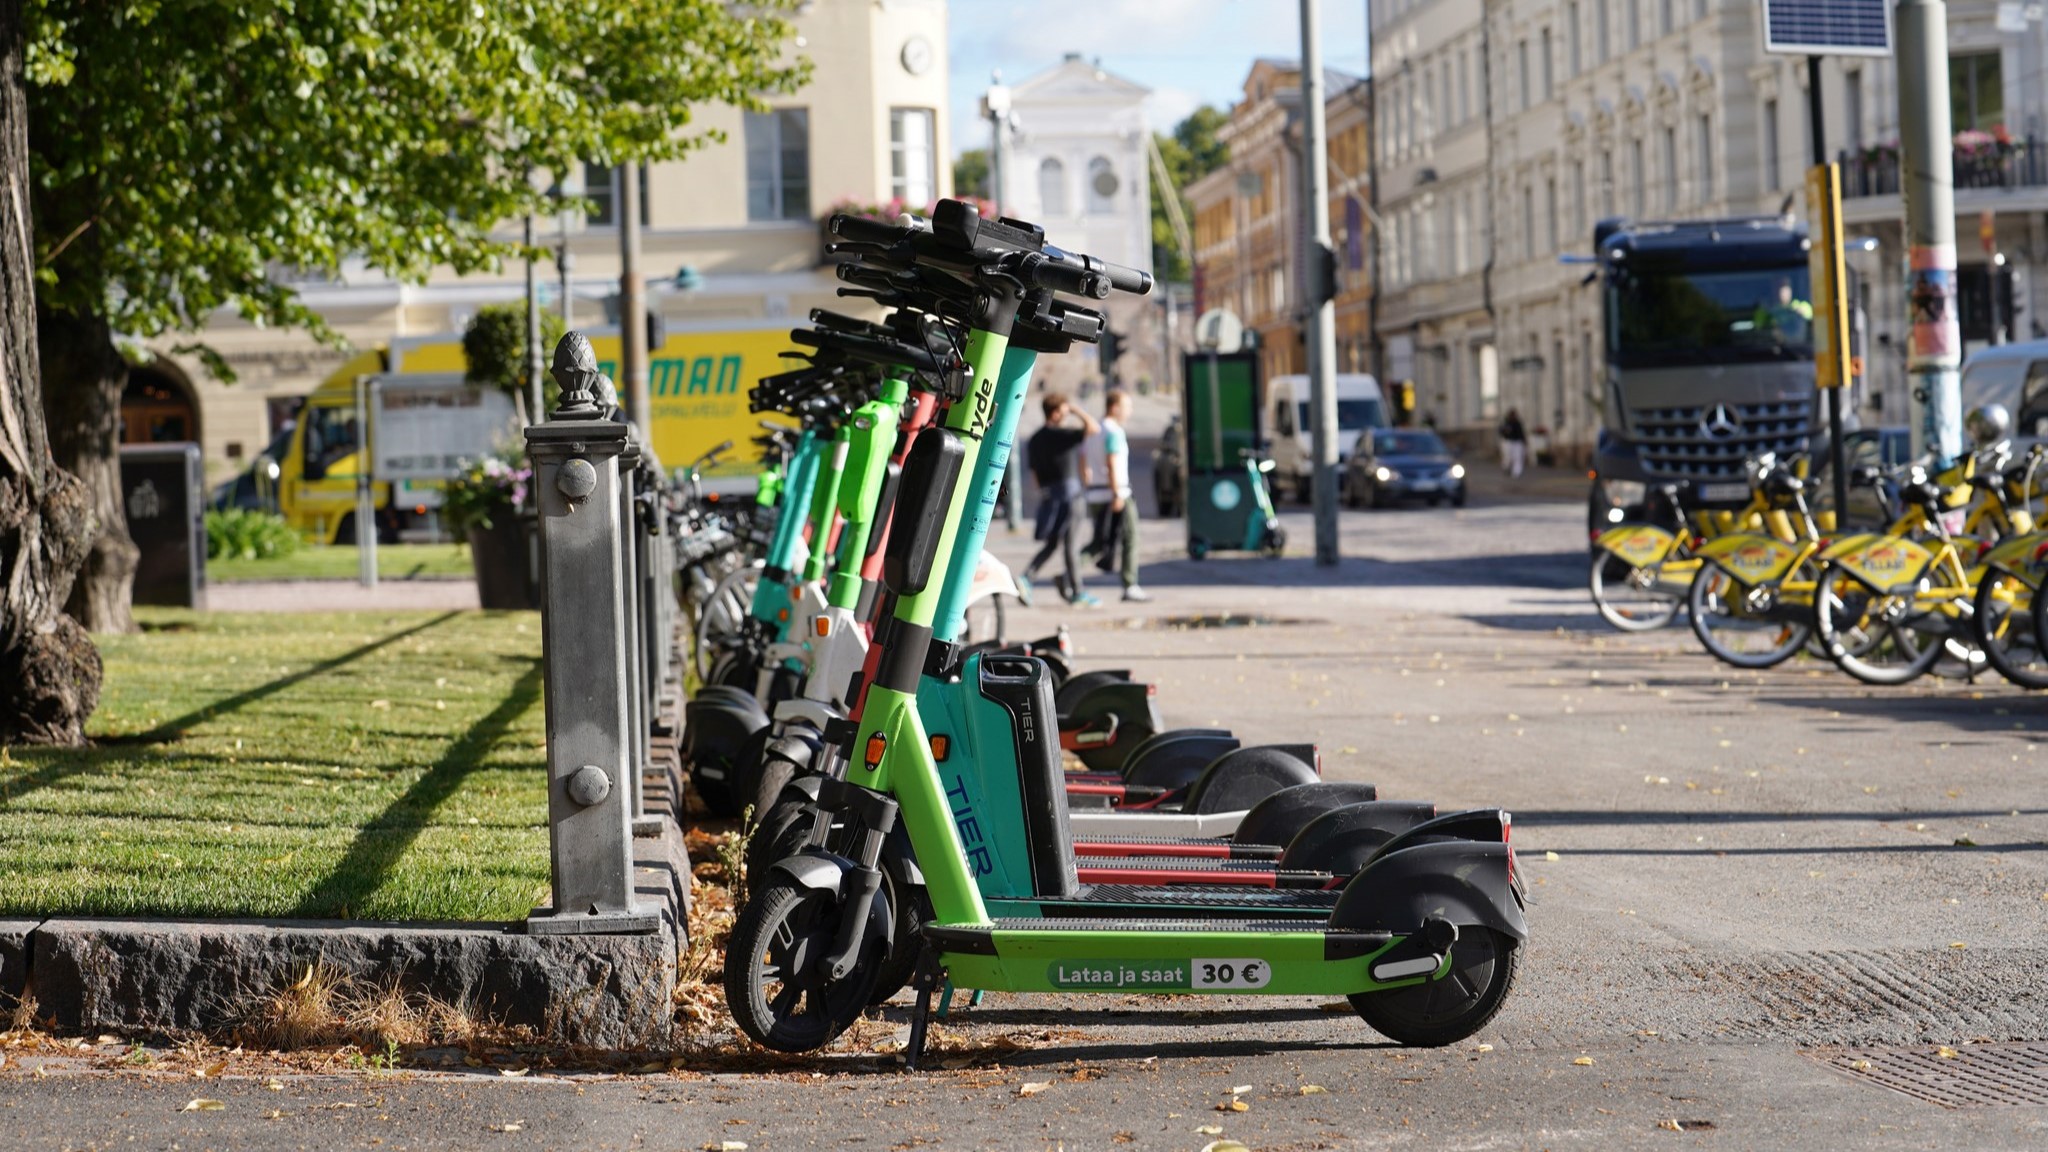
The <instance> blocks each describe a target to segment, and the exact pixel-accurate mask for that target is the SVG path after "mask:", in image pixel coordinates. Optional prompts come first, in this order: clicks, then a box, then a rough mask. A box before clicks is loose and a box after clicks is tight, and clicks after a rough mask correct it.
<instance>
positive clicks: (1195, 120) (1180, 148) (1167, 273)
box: [1152, 104, 1230, 281]
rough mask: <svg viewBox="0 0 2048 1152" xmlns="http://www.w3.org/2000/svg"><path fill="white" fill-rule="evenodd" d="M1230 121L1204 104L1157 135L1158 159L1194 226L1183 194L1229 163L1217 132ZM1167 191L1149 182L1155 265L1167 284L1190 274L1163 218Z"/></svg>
mask: <svg viewBox="0 0 2048 1152" xmlns="http://www.w3.org/2000/svg"><path fill="white" fill-rule="evenodd" d="M1229 120H1230V114H1229V113H1228V112H1226V111H1224V110H1222V109H1220V108H1217V107H1215V106H1214V105H1210V104H1204V105H1202V106H1201V107H1200V108H1197V109H1195V110H1194V111H1193V112H1191V113H1189V114H1188V116H1187V118H1186V119H1184V120H1182V121H1181V122H1180V123H1178V124H1176V125H1174V126H1173V131H1172V132H1163V133H1159V134H1158V135H1157V137H1156V138H1157V140H1158V142H1159V158H1160V159H1161V160H1163V161H1165V162H1166V172H1167V175H1169V176H1171V177H1172V178H1173V190H1174V191H1175V192H1177V193H1180V194H1181V212H1182V213H1184V214H1185V215H1186V216H1187V217H1188V218H1189V220H1188V223H1189V226H1190V227H1193V225H1194V220H1193V217H1194V208H1193V206H1191V205H1190V204H1189V203H1188V201H1187V196H1186V195H1185V193H1186V190H1187V186H1188V185H1190V184H1193V183H1194V182H1195V181H1197V180H1200V179H1201V178H1202V177H1204V176H1207V175H1208V174H1209V173H1211V172H1214V171H1215V170H1216V169H1218V168H1221V167H1222V166H1223V165H1224V164H1226V163H1229V161H1230V146H1229V145H1227V144H1224V143H1223V142H1222V141H1219V140H1218V139H1216V131H1217V129H1219V128H1221V127H1223V125H1224V124H1225V123H1227V122H1228V121H1229ZM1166 195H1167V190H1166V189H1164V188H1161V187H1160V186H1159V182H1158V181H1156V180H1155V181H1153V182H1152V245H1153V247H1154V249H1156V250H1157V251H1158V252H1159V253H1160V258H1159V260H1158V261H1157V262H1156V263H1157V265H1158V267H1159V269H1160V272H1161V276H1162V278H1164V279H1166V280H1169V281H1178V280H1186V279H1187V278H1188V277H1189V276H1191V275H1192V274H1193V271H1194V270H1193V269H1191V268H1189V267H1188V264H1187V261H1186V260H1184V259H1182V258H1181V254H1180V248H1179V246H1178V245H1176V244H1175V242H1174V238H1173V224H1172V223H1171V222H1170V221H1169V220H1168V218H1167V215H1166V201H1165V200H1164V199H1163V197H1164V196H1166Z"/></svg>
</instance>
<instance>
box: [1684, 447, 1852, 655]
mask: <svg viewBox="0 0 2048 1152" xmlns="http://www.w3.org/2000/svg"><path fill="white" fill-rule="evenodd" d="M1798 463H1799V461H1797V460H1796V459H1795V460H1788V461H1780V460H1778V459H1777V458H1776V457H1775V456H1773V455H1771V454H1770V453H1765V454H1764V455H1761V456H1758V457H1756V458H1754V459H1752V460H1750V461H1749V465H1748V467H1749V487H1750V492H1751V493H1752V496H1751V504H1752V506H1754V507H1757V508H1758V509H1759V512H1758V516H1757V519H1758V520H1759V521H1761V522H1762V524H1763V525H1764V526H1765V527H1766V528H1767V529H1768V530H1767V531H1738V532H1729V533H1726V534H1724V535H1720V536H1716V537H1714V538H1713V539H1711V540H1706V541H1702V542H1701V543H1700V544H1698V545H1697V546H1695V548H1694V550H1693V551H1694V555H1695V556H1697V557H1698V560H1699V571H1698V572H1696V573H1695V574H1694V576H1693V580H1692V585H1691V587H1690V588H1688V589H1687V592H1686V609H1687V615H1688V616H1689V617H1690V618H1691V623H1692V631H1693V635H1694V636H1696V637H1698V638H1699V642H1700V644H1701V645H1702V646H1703V647H1705V648H1706V650H1707V651H1708V652H1711V653H1713V655H1714V656H1715V658H1717V659H1719V660H1721V661H1722V662H1723V663H1727V664H1732V665H1734V666H1735V667H1737V668H1769V667H1772V666H1773V665H1776V664H1779V663H1782V662H1784V661H1785V660H1787V659H1789V658H1790V657H1791V656H1792V654H1793V653H1794V652H1797V651H1799V649H1800V647H1801V646H1802V645H1804V644H1805V643H1806V642H1807V640H1808V638H1809V637H1811V636H1812V634H1813V627H1812V620H1813V592H1814V588H1815V585H1816V580H1817V576H1818V572H1819V567H1818V565H1816V564H1815V563H1814V560H1815V557H1816V556H1817V555H1818V554H1819V552H1820V548H1821V541H1820V526H1819V525H1818V524H1817V523H1816V522H1815V520H1814V517H1813V512H1812V510H1811V509H1809V508H1808V507H1807V503H1806V481H1805V479H1804V478H1803V477H1801V476H1800V475H1799V472H1800V469H1799V467H1798Z"/></svg>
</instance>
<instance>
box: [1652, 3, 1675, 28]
mask: <svg viewBox="0 0 2048 1152" xmlns="http://www.w3.org/2000/svg"><path fill="white" fill-rule="evenodd" d="M1657 7H1658V9H1659V13H1658V27H1657V31H1658V32H1660V33H1662V34H1663V35H1666V36H1669V35H1670V34H1671V30H1672V29H1673V28H1675V27H1677V26H1678V0H1658V3H1657Z"/></svg>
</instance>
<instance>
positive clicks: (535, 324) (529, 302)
mask: <svg viewBox="0 0 2048 1152" xmlns="http://www.w3.org/2000/svg"><path fill="white" fill-rule="evenodd" d="M526 250H527V252H528V256H527V257H526V390H527V393H526V395H527V401H526V402H527V405H528V407H527V410H526V413H527V417H526V418H527V423H529V424H538V423H540V422H541V421H543V420H545V419H547V418H548V414H547V413H546V412H545V411H544V410H543V409H542V405H543V404H545V403H546V400H547V392H546V390H545V389H543V388H542V387H541V382H540V374H541V371H542V368H541V365H542V360H541V350H540V276H539V273H538V272H537V270H536V267H535V265H534V262H533V256H532V255H531V253H532V251H533V213H531V212H528V213H527V214H526Z"/></svg>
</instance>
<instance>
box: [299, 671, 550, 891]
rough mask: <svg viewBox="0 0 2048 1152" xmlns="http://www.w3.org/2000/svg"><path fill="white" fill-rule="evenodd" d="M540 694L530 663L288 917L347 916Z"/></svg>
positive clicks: (359, 837)
mask: <svg viewBox="0 0 2048 1152" xmlns="http://www.w3.org/2000/svg"><path fill="white" fill-rule="evenodd" d="M540 690H541V665H540V661H538V660H534V661H532V664H531V666H530V667H529V668H528V669H527V670H526V672H525V674H524V675H522V676H520V677H519V679H518V680H517V681H516V682H514V683H513V685H512V690H511V691H510V692H508V693H507V694H506V696H505V699H504V700H503V701H502V702H501V703H500V704H499V705H498V706H497V707H496V708H494V709H492V710H491V713H490V715H488V716H485V717H484V718H483V719H481V720H478V721H477V722H476V723H475V724H472V725H470V727H469V730H468V731H466V732H464V733H463V734H462V735H460V736H458V737H456V738H455V741H454V742H453V743H451V744H450V745H448V750H447V751H446V752H444V753H442V755H441V759H440V760H439V761H438V762H436V763H435V765H434V766H433V767H432V768H429V769H428V770H427V771H426V774H425V775H423V776H421V777H420V778H419V779H418V780H417V781H414V783H413V785H412V787H410V788H408V789H406V790H405V795H403V796H400V797H399V798H398V799H396V800H393V801H392V802H391V803H390V805H389V806H387V807H386V808H385V809H384V811H382V812H380V813H378V814H377V817H376V819H374V820H371V821H370V822H369V823H368V824H365V825H363V827H362V830H361V831H359V832H357V833H356V838H355V842H354V843H352V844H350V845H349V849H348V853H347V854H346V855H344V856H343V857H342V858H341V860H340V861H339V862H338V863H336V864H335V866H334V868H333V870H332V871H330V872H329V873H328V874H327V875H326V876H325V877H323V878H321V880H320V882H319V883H317V884H315V885H314V886H313V889H312V891H310V892H308V893H306V895H305V897H304V898H303V899H301V900H300V901H299V903H298V906H297V907H296V908H294V909H292V911H291V915H292V916H294V917H304V918H308V919H325V918H329V917H347V916H348V915H349V914H350V913H351V911H353V910H354V909H356V908H358V907H360V906H361V905H362V903H363V902H364V901H365V900H367V899H368V898H369V897H370V896H371V895H372V894H374V893H375V892H376V891H377V889H378V888H380V887H382V886H383V884H384V881H385V879H386V878H387V877H389V876H390V875H391V870H392V869H393V868H394V867H396V866H397V864H398V860H399V857H401V856H403V855H405V853H406V850H407V849H409V848H411V847H412V844H413V841H415V840H417V839H419V836H420V833H421V832H423V831H425V829H426V827H427V823H428V822H429V821H430V820H432V819H433V816H434V813H435V811H437V810H438V809H439V808H440V807H441V805H442V804H444V803H446V802H447V800H448V798H449V797H450V796H453V795H454V794H455V790H456V789H458V788H460V787H461V786H462V781H463V780H464V778H466V777H467V776H468V775H469V774H470V773H471V772H473V771H475V770H476V769H477V768H478V767H479V766H480V765H481V764H482V763H483V760H484V757H485V756H486V755H488V754H489V753H490V750H491V746H492V745H494V744H496V743H497V742H498V741H499V740H501V739H503V738H504V736H505V734H506V733H507V732H509V731H510V730H511V728H512V724H513V722H514V721H516V720H518V719H519V717H520V716H521V715H523V714H524V713H525V712H526V710H527V709H529V708H531V707H533V705H534V702H535V701H537V700H539V699H540Z"/></svg>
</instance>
